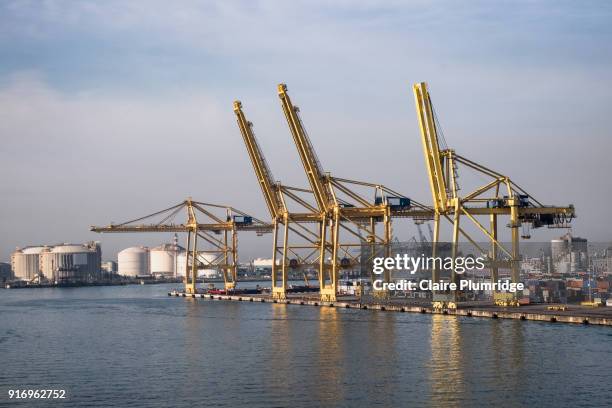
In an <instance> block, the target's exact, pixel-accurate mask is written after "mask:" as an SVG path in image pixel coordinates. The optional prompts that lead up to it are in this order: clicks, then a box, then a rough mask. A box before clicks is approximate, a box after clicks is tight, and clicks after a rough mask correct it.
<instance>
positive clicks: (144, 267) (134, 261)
mask: <svg viewBox="0 0 612 408" xmlns="http://www.w3.org/2000/svg"><path fill="white" fill-rule="evenodd" d="M118 264H119V275H124V276H132V277H136V276H148V275H150V274H151V272H150V271H151V269H150V266H149V248H147V247H131V248H126V249H124V250H123V251H121V252H119V254H118Z"/></svg>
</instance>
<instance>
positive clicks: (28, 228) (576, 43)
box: [0, 1, 612, 261]
mask: <svg viewBox="0 0 612 408" xmlns="http://www.w3.org/2000/svg"><path fill="white" fill-rule="evenodd" d="M0 53H1V58H0V140H1V145H0V175H1V177H2V183H0V189H1V191H0V228H1V231H0V232H1V233H0V260H5V261H7V260H8V259H9V254H10V252H11V251H12V250H14V248H15V247H17V246H25V245H31V244H37V243H47V244H52V243H57V242H81V241H87V240H92V239H97V240H102V245H103V250H104V252H105V256H104V257H105V258H114V256H115V253H116V251H117V250H118V249H121V248H123V247H126V246H130V245H134V244H156V243H159V242H162V241H167V240H168V239H170V237H168V236H159V235H158V236H142V235H138V234H130V235H103V236H100V235H97V234H94V233H91V232H89V231H88V229H89V225H92V224H108V223H109V222H110V221H115V222H119V221H122V220H126V219H130V218H135V217H137V216H139V215H144V214H146V213H149V212H152V211H154V210H157V209H161V208H165V207H168V206H170V205H171V204H174V203H176V202H179V201H181V200H182V199H184V198H185V197H187V196H193V197H194V198H196V199H199V200H201V201H209V202H216V203H227V204H231V205H233V206H235V207H238V208H240V209H243V210H246V211H249V212H252V213H254V214H255V215H256V216H259V217H261V218H265V217H266V216H267V213H266V211H265V206H264V203H263V200H262V198H261V194H260V191H259V187H258V185H257V184H256V182H255V177H254V175H253V173H252V170H251V164H250V162H249V160H248V156H247V154H246V150H245V148H244V146H243V144H242V139H241V136H240V133H239V130H238V128H237V126H236V124H235V120H234V115H233V111H232V101H233V100H234V99H241V100H242V102H243V105H244V109H245V112H246V114H247V116H248V117H249V119H250V120H251V121H253V122H254V125H255V130H256V132H257V135H258V137H259V140H260V143H261V145H262V147H263V148H264V150H265V152H266V154H267V156H268V161H269V162H270V165H271V167H272V170H273V172H274V174H275V176H276V177H277V178H278V179H280V180H282V181H283V182H285V183H287V184H294V185H301V186H304V185H306V179H305V177H304V175H303V174H302V171H301V165H300V163H299V159H298V156H297V154H296V151H295V148H294V146H293V145H292V139H291V136H290V133H289V131H288V129H287V127H286V123H285V121H284V117H283V114H282V111H281V109H280V105H279V101H278V97H277V95H276V85H277V84H278V83H279V82H286V83H287V84H288V87H289V93H290V94H291V96H292V98H293V100H294V102H295V103H296V104H297V105H299V106H300V107H301V111H302V118H303V119H304V122H305V124H306V126H307V128H308V130H309V133H310V137H311V139H312V142H313V144H314V146H315V148H317V150H318V154H319V157H320V159H321V161H322V163H323V166H324V167H325V168H326V170H328V171H331V172H332V173H333V174H335V175H338V176H341V177H349V178H354V179H361V180H368V181H376V182H380V183H384V184H386V185H389V186H391V187H393V188H395V189H397V190H400V191H402V192H404V193H405V194H408V195H410V196H412V197H414V198H416V199H419V200H420V201H430V193H429V191H428V184H427V180H426V173H425V169H424V164H423V158H422V150H421V145H420V140H419V133H418V125H417V119H416V115H415V111H414V102H413V96H412V90H411V84H412V83H414V82H418V81H427V82H428V83H429V84H430V89H431V93H432V97H433V98H434V103H435V105H436V109H437V112H438V115H439V117H440V120H441V122H442V126H443V128H444V132H445V135H446V139H447V141H448V144H449V146H452V147H454V148H455V149H456V150H457V152H458V153H460V154H462V155H464V156H467V157H470V158H472V159H474V160H476V161H479V162H482V163H483V164H486V165H489V166H490V167H493V168H495V169H497V170H498V171H500V172H503V173H505V174H508V175H510V176H511V177H512V178H513V180H514V181H516V182H517V183H519V184H521V185H522V186H524V187H525V188H526V189H527V190H528V191H530V192H532V193H533V194H534V195H535V196H537V198H538V199H540V201H544V202H546V203H551V204H559V205H561V204H563V205H564V204H568V203H573V204H575V205H576V208H577V212H578V216H579V218H578V220H576V221H575V228H574V232H575V233H576V234H578V235H582V236H586V237H588V238H589V239H590V240H593V241H603V240H605V241H608V240H610V239H612V228H611V227H612V225H611V224H612V223H611V222H610V214H609V213H608V212H607V211H608V207H609V205H608V203H609V202H610V201H611V200H612V186H611V183H610V177H611V176H610V175H611V174H612V164H611V161H610V158H609V157H610V150H611V148H612V142H611V140H610V129H611V124H612V64H611V63H612V3H610V2H605V1H599V2H589V1H580V2H559V1H554V2H552V1H551V2H522V3H521V2H518V3H517V2H501V1H496V2H490V1H483V2H474V1H470V2H465V3H462V2H457V1H449V2H435V4H433V5H432V4H430V3H429V2H425V1H423V2H421V1H415V2H389V1H385V2H374V1H364V2H353V1H334V2H316V1H304V2H297V1H290V2H288V1H282V2H281V1H279V2H255V1H244V2H231V1H212V2H188V1H182V2H167V1H141V2H138V1H134V2H125V1H104V2H93V1H92V2H85V1H81V2H76V1H65V2H64V1H31V2H28V1H3V2H1V3H0ZM559 234H560V231H552V232H551V231H541V232H540V231H538V233H537V235H536V236H537V237H538V239H540V238H541V239H548V238H550V237H551V236H554V235H559ZM400 238H406V239H407V238H408V236H406V237H400ZM240 242H241V244H243V245H242V246H241V248H240V249H241V251H242V254H243V255H245V257H249V256H253V255H261V256H269V252H270V250H269V248H270V239H269V237H262V238H253V237H247V236H246V235H245V236H244V237H242V236H241V238H240Z"/></svg>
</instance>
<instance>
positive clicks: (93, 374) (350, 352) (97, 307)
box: [0, 284, 612, 407]
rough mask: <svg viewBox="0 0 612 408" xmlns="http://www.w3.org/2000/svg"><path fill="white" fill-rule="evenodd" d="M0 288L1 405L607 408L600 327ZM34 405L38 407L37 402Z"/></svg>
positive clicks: (146, 288)
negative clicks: (23, 393) (33, 393)
mask: <svg viewBox="0 0 612 408" xmlns="http://www.w3.org/2000/svg"><path fill="white" fill-rule="evenodd" d="M176 286H177V284H173V285H131V286H115V287H86V288H55V289H53V288H49V289H17V290H2V291H0V350H1V356H0V406H3V405H5V404H8V403H10V404H11V405H17V406H20V404H21V406H37V405H36V404H37V402H33V401H31V400H21V401H20V400H14V399H13V400H9V398H8V392H9V390H10V389H65V390H66V399H63V400H55V401H46V402H45V401H38V403H40V404H49V405H54V406H75V407H77V406H78V407H84V406H100V407H102V406H110V405H116V406H122V407H169V406H172V407H192V406H225V407H235V406H249V407H311V406H325V407H373V406H380V407H392V406H401V407H403V406H431V407H453V406H493V405H495V406H506V407H508V406H509V407H514V406H516V407H524V406H538V407H557V406H581V407H587V406H593V407H601V406H609V405H610V404H611V403H612V381H610V375H611V373H612V358H610V356H612V329H610V328H609V327H595V326H581V325H568V324H552V323H539V322H524V321H519V320H493V319H478V318H462V317H454V316H444V315H429V314H428V315H421V314H409V313H393V312H380V311H371V310H368V311H366V310H355V309H341V308H327V307H311V306H295V305H282V304H270V303H244V302H224V301H210V300H201V299H190V298H175V297H168V296H167V292H168V291H169V290H171V289H172V288H174V287H176ZM40 406H42V405H40Z"/></svg>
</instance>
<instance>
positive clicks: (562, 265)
mask: <svg viewBox="0 0 612 408" xmlns="http://www.w3.org/2000/svg"><path fill="white" fill-rule="evenodd" d="M550 250H551V258H552V263H553V268H554V270H555V272H557V273H560V274H570V273H576V272H581V271H586V270H587V269H588V267H589V256H588V245H587V240H586V239H585V238H580V237H574V236H572V234H570V233H569V232H568V233H567V234H565V235H563V236H561V237H559V238H558V239H553V240H551V241H550Z"/></svg>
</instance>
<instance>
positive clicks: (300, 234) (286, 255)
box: [234, 101, 319, 299]
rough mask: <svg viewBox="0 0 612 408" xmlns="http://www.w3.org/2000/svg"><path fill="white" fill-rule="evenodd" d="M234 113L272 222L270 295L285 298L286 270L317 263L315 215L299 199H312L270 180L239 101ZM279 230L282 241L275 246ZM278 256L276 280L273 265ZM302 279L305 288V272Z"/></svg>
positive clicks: (312, 209)
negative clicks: (292, 207)
mask: <svg viewBox="0 0 612 408" xmlns="http://www.w3.org/2000/svg"><path fill="white" fill-rule="evenodd" d="M234 113H235V115H236V120H237V122H238V127H239V128H240V133H241V134H242V137H243V140H244V144H245V146H246V148H247V151H248V153H249V157H250V159H251V164H252V165H253V169H254V171H255V175H256V177H257V181H258V183H259V186H260V187H261V191H262V194H263V196H264V201H265V202H266V206H267V207H268V211H269V213H270V218H271V220H272V232H273V250H272V296H273V298H274V299H285V298H286V296H287V279H288V269H289V268H297V267H301V268H304V267H306V266H309V265H316V264H317V263H318V262H319V258H318V249H319V243H318V234H317V232H316V229H315V230H314V231H313V227H312V226H313V225H316V223H317V222H318V221H319V214H318V212H317V211H316V208H314V207H313V206H312V205H311V204H310V203H309V201H308V198H307V197H303V195H304V194H306V195H308V197H310V196H312V191H310V190H307V189H302V188H296V187H289V186H285V185H282V184H281V183H280V182H279V181H276V180H275V179H274V176H273V175H272V171H271V170H270V167H269V166H268V162H267V161H266V158H265V156H264V154H263V152H262V150H261V147H260V146H259V143H258V141H257V138H256V136H255V132H254V130H253V124H252V123H251V122H249V121H248V120H247V118H246V115H245V113H244V111H243V109H242V103H241V102H240V101H235V102H234ZM288 204H292V205H293V206H294V207H297V210H293V209H291V210H290V209H289V207H288ZM280 227H282V239H281V243H280V245H279V237H278V235H279V228H280ZM279 255H280V256H281V264H280V267H281V270H280V277H279V270H278V265H277V259H278V256H279ZM304 276H305V282H306V283H307V286H308V280H307V278H306V273H304Z"/></svg>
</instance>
